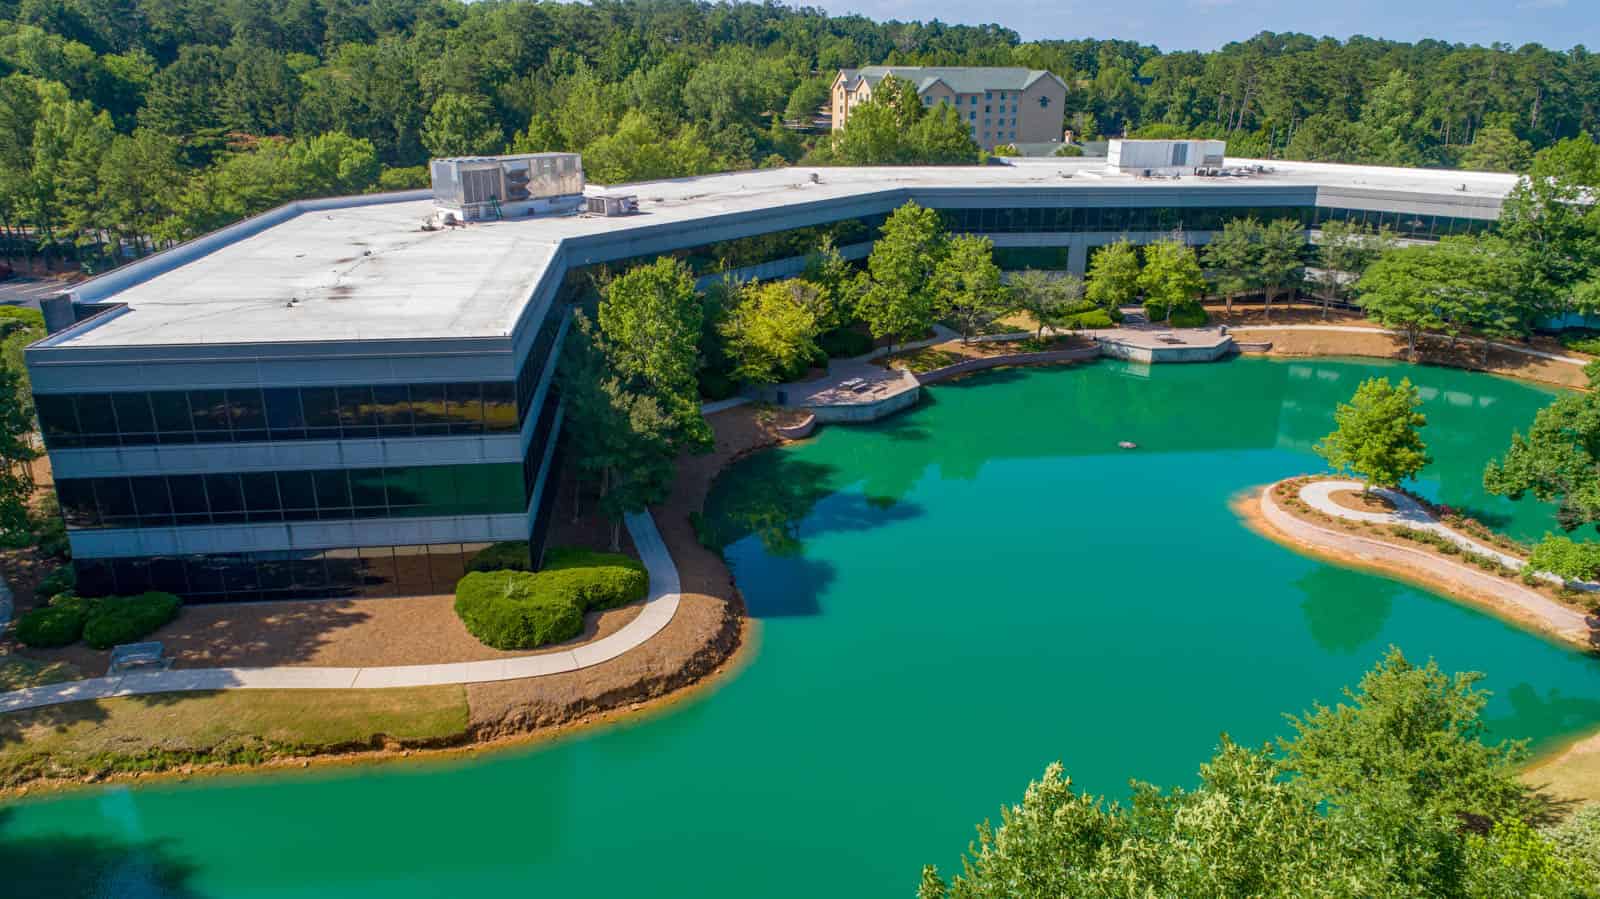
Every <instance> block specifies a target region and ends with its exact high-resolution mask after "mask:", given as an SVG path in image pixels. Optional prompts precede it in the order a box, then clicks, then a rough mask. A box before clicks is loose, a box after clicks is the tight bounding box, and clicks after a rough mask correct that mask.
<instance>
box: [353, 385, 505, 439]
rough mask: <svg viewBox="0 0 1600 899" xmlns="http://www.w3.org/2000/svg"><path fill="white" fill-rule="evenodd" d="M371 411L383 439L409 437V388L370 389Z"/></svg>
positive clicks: (393, 386) (380, 387)
mask: <svg viewBox="0 0 1600 899" xmlns="http://www.w3.org/2000/svg"><path fill="white" fill-rule="evenodd" d="M507 386H508V387H509V386H510V384H509V383H508V384H507ZM372 410H373V420H374V421H375V422H376V423H377V425H378V433H379V434H381V435H383V436H385V437H410V436H411V433H412V427H411V389H410V387H408V386H407V385H405V384H383V385H380V386H377V387H374V388H372ZM512 417H513V418H515V417H516V410H515V409H513V410H512Z"/></svg>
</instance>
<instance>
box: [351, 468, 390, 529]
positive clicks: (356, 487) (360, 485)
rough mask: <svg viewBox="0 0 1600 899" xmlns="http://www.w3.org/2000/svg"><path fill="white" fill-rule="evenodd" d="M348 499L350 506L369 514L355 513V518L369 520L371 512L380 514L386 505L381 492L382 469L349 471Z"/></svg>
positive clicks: (386, 501)
mask: <svg viewBox="0 0 1600 899" xmlns="http://www.w3.org/2000/svg"><path fill="white" fill-rule="evenodd" d="M350 499H351V504H352V505H354V506H355V507H356V509H358V510H366V511H367V512H368V513H369V514H365V515H363V514H361V513H360V512H358V513H357V517H360V518H370V517H372V515H371V514H370V513H371V511H372V510H374V509H376V510H378V512H379V513H380V515H381V513H382V511H383V509H384V508H385V507H386V506H387V505H388V500H387V499H386V497H385V495H384V492H383V469H381V468H352V469H350Z"/></svg>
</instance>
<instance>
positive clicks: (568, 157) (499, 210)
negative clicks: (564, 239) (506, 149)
mask: <svg viewBox="0 0 1600 899" xmlns="http://www.w3.org/2000/svg"><path fill="white" fill-rule="evenodd" d="M429 172H430V174H431V175H432V179H433V200H434V203H435V205H437V206H438V207H439V212H440V213H442V214H445V215H453V216H455V218H456V220H457V221H462V222H474V221H485V220H493V219H502V218H520V217H522V216H527V215H537V214H546V213H569V212H574V211H576V210H577V209H578V208H579V207H581V206H582V205H583V160H582V158H581V157H579V156H578V154H576V153H523V154H519V155H516V156H462V157H457V158H454V159H435V160H433V162H432V163H431V164H430V165H429Z"/></svg>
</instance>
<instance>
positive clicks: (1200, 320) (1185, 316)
mask: <svg viewBox="0 0 1600 899" xmlns="http://www.w3.org/2000/svg"><path fill="white" fill-rule="evenodd" d="M1208 320H1209V318H1208V316H1207V315H1206V311H1205V310H1204V309H1202V308H1200V307H1199V306H1180V307H1178V308H1177V309H1174V310H1172V326H1173V327H1174V328H1198V327H1200V326H1201V325H1203V324H1205V323H1206V322H1207V321H1208Z"/></svg>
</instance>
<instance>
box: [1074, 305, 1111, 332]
mask: <svg viewBox="0 0 1600 899" xmlns="http://www.w3.org/2000/svg"><path fill="white" fill-rule="evenodd" d="M1116 324H1117V323H1116V322H1114V321H1112V320H1111V313H1109V312H1107V311H1105V310H1104V309H1091V310H1089V311H1088V312H1080V313H1078V314H1077V315H1074V316H1073V317H1072V327H1074V328H1085V329H1088V328H1111V327H1115V326H1116Z"/></svg>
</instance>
